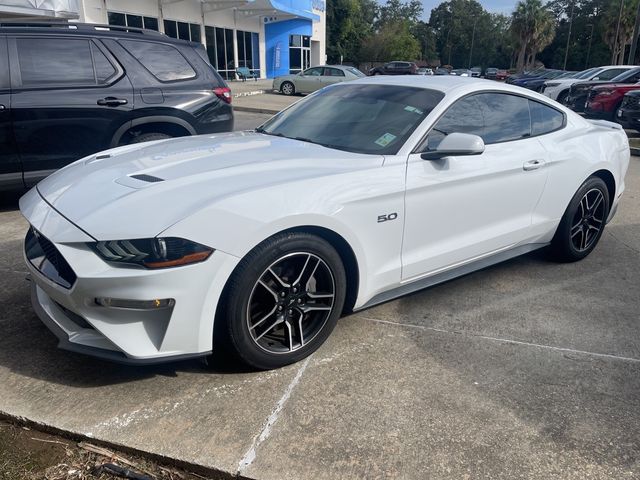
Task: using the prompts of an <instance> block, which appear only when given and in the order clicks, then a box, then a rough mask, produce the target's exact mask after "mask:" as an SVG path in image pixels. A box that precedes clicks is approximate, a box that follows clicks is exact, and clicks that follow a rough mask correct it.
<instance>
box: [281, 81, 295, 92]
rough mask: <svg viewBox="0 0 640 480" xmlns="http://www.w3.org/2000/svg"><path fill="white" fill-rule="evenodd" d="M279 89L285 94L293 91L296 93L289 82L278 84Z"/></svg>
mask: <svg viewBox="0 0 640 480" xmlns="http://www.w3.org/2000/svg"><path fill="white" fill-rule="evenodd" d="M280 91H281V92H282V93H284V94H285V95H293V94H294V93H296V87H295V86H294V85H293V83H291V82H284V83H283V84H282V85H281V86H280Z"/></svg>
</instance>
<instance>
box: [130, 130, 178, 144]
mask: <svg viewBox="0 0 640 480" xmlns="http://www.w3.org/2000/svg"><path fill="white" fill-rule="evenodd" d="M167 138H173V137H172V136H171V135H167V134H166V133H153V132H152V133H143V134H141V135H138V136H137V137H133V138H132V139H131V141H130V142H129V143H142V142H152V141H154V140H165V139H167Z"/></svg>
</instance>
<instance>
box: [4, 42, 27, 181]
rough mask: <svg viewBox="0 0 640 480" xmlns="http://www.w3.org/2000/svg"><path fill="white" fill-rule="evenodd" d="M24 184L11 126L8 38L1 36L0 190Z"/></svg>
mask: <svg viewBox="0 0 640 480" xmlns="http://www.w3.org/2000/svg"><path fill="white" fill-rule="evenodd" d="M20 186H22V167H21V166H20V161H19V160H18V151H17V149H16V144H15V141H14V138H13V129H12V126H11V88H10V80H9V60H8V56H7V38H6V37H3V36H0V190H4V189H10V188H16V187H20Z"/></svg>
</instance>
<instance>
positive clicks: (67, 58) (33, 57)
mask: <svg viewBox="0 0 640 480" xmlns="http://www.w3.org/2000/svg"><path fill="white" fill-rule="evenodd" d="M16 45H17V48H18V61H19V64H20V75H21V76H22V85H24V86H36V85H70V84H75V85H86V84H95V77H94V75H93V63H92V61H91V48H90V44H89V40H84V39H70V38H18V39H16Z"/></svg>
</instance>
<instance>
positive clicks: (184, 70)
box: [121, 40, 196, 82]
mask: <svg viewBox="0 0 640 480" xmlns="http://www.w3.org/2000/svg"><path fill="white" fill-rule="evenodd" d="M121 43H122V45H124V47H125V48H126V49H127V50H129V52H131V54H132V55H133V56H134V57H136V59H137V60H138V61H139V62H140V63H141V64H142V65H144V67H145V68H146V69H147V70H149V71H150V72H151V73H152V74H153V75H154V76H155V77H156V78H157V79H158V80H161V81H164V82H167V81H171V80H183V79H185V78H193V77H195V76H196V72H194V70H193V68H191V65H189V63H188V62H187V60H186V59H185V58H184V57H183V56H182V54H181V53H180V52H179V51H178V50H176V49H175V48H173V47H172V46H170V45H163V44H160V43H152V42H137V41H132V40H121Z"/></svg>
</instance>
